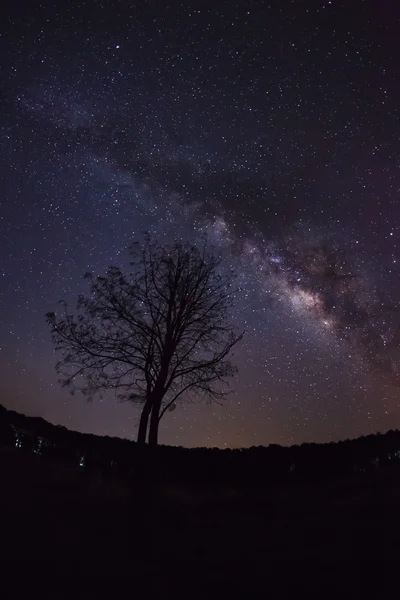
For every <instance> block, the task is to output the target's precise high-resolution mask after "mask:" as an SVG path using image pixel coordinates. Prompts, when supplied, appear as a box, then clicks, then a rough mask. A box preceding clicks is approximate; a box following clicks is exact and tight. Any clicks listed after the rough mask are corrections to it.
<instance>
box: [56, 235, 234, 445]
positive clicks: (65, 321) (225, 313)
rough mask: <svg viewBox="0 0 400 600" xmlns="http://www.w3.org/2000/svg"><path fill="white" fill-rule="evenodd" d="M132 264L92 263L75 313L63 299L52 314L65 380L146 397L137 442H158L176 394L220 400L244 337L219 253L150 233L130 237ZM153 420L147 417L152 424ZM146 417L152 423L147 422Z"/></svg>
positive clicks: (92, 390) (138, 399)
mask: <svg viewBox="0 0 400 600" xmlns="http://www.w3.org/2000/svg"><path fill="white" fill-rule="evenodd" d="M130 267H131V270H130V272H129V273H128V274H127V275H125V274H124V273H123V272H122V270H121V269H120V268H118V267H110V268H109V269H108V270H107V272H106V273H105V275H101V276H99V275H93V274H92V273H87V274H86V275H85V277H86V279H87V280H88V281H89V284H90V294H89V295H80V296H79V297H78V301H77V305H76V311H75V313H71V312H69V309H68V306H67V304H66V303H65V302H63V301H61V302H60V306H61V310H60V311H59V312H58V313H55V312H49V313H47V315H46V318H47V322H48V324H49V325H50V328H51V333H52V339H53V342H54V344H55V348H56V350H57V351H59V352H60V353H61V355H62V358H61V360H60V361H59V362H58V364H57V366H56V368H57V372H58V373H59V375H60V382H61V383H62V385H64V386H68V387H69V388H70V389H71V391H73V390H74V389H76V388H78V389H80V390H81V391H82V392H83V393H84V394H85V395H86V396H87V397H88V398H89V399H91V398H92V397H93V396H94V395H95V394H97V393H100V394H101V393H102V392H104V391H105V390H115V392H116V394H117V396H118V397H119V398H120V399H121V400H130V401H132V402H135V403H137V404H140V405H141V407H142V411H141V418H140V424H139V431H138V442H141V443H144V442H145V441H146V438H147V430H148V428H149V435H148V441H149V443H150V444H152V445H156V444H157V442H158V426H159V422H160V420H161V418H162V417H163V416H164V414H165V412H166V411H167V410H173V409H174V408H175V407H176V403H177V402H178V401H190V400H192V399H199V400H203V399H206V400H216V401H218V400H219V399H221V398H223V397H224V396H225V395H226V394H227V392H228V391H229V379H230V378H231V377H232V376H233V375H235V373H236V372H237V368H236V367H235V366H234V365H233V363H232V351H233V348H234V346H235V345H236V344H237V342H238V341H239V340H240V339H241V338H242V335H238V334H237V333H236V332H235V330H234V327H233V326H232V323H231V316H232V315H231V309H232V306H233V291H234V290H233V287H232V278H231V277H230V276H227V275H223V274H222V270H221V268H220V267H221V258H220V257H218V256H216V255H215V254H213V253H212V252H211V251H209V249H208V246H207V244H206V243H205V244H204V246H203V248H202V250H201V251H200V250H198V249H197V248H195V247H194V246H192V245H190V244H185V243H182V242H179V243H175V244H173V245H168V246H163V245H160V244H158V243H156V242H154V241H152V240H151V238H150V237H146V239H145V241H144V243H143V244H138V243H136V244H133V245H132V246H131V247H130ZM149 422H150V425H149ZM148 425H149V427H148Z"/></svg>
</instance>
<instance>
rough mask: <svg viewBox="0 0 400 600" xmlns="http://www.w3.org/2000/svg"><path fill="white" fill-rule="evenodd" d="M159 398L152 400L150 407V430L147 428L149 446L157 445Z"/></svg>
mask: <svg viewBox="0 0 400 600" xmlns="http://www.w3.org/2000/svg"><path fill="white" fill-rule="evenodd" d="M160 408H161V398H160V400H156V401H153V405H152V408H151V417H150V430H149V446H157V444H158V424H159V419H158V415H159V414H160Z"/></svg>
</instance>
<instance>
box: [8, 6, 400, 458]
mask: <svg viewBox="0 0 400 600" xmlns="http://www.w3.org/2000/svg"><path fill="white" fill-rule="evenodd" d="M357 4H358V3H354V6H353V4H352V3H350V2H349V3H347V2H346V3H345V2H338V1H334V0H332V2H327V1H326V2H323V1H318V2H317V1H315V0H312V1H311V2H308V3H306V4H304V5H302V4H301V3H292V2H286V1H283V2H274V3H271V4H267V3H256V2H254V3H252V2H247V3H244V2H243V3H240V2H239V3H236V4H233V3H226V4H222V3H221V4H218V6H219V8H215V5H213V4H211V3H210V4H209V5H207V3H201V5H200V3H199V7H198V8H195V7H194V5H191V6H190V7H189V6H188V5H185V3H183V4H181V5H179V4H176V5H174V7H172V6H170V7H169V6H165V4H163V3H157V2H154V3H141V4H139V5H138V6H136V7H135V6H134V5H133V4H132V3H127V2H122V1H121V2H119V3H116V4H115V6H113V7H112V8H111V7H109V5H108V4H107V3H104V4H103V3H101V2H92V3H90V2H88V3H74V2H72V3H68V7H65V8H64V9H63V8H61V6H60V7H59V8H56V7H54V6H51V5H49V6H47V5H46V3H41V4H40V6H39V5H37V6H35V5H34V4H33V5H32V6H30V8H29V9H28V10H27V11H26V13H25V14H24V16H23V18H22V17H21V16H20V15H19V14H18V12H17V11H15V13H14V12H13V11H12V10H10V11H9V13H8V14H7V15H6V16H5V18H4V27H3V32H4V33H3V35H2V36H1V37H0V51H1V57H2V58H1V65H0V69H1V77H2V81H3V82H4V85H3V89H2V95H1V103H2V111H1V114H2V117H1V121H0V126H1V139H0V144H1V149H2V152H1V158H0V165H1V173H2V180H3V181H2V190H3V191H2V201H1V214H0V219H1V220H0V227H1V238H0V252H1V274H2V286H1V289H0V303H1V311H2V315H3V319H2V321H1V324H0V336H1V337H0V341H1V352H0V374H1V382H0V392H1V400H0V402H1V403H3V404H4V405H5V406H7V407H10V408H14V409H16V410H20V411H22V412H25V413H28V414H32V415H40V416H43V417H44V418H47V419H49V420H50V421H52V422H55V423H62V424H64V425H66V426H68V427H71V428H73V429H79V430H83V431H93V432H95V433H100V434H108V435H120V436H125V437H131V436H133V435H135V431H136V424H137V413H135V410H134V408H133V407H131V406H128V405H126V404H123V405H121V404H118V403H116V402H115V401H114V400H113V399H112V398H109V399H108V400H107V399H104V400H102V401H100V400H99V401H94V402H93V403H91V404H86V403H85V400H84V399H83V398H81V397H78V396H74V397H72V398H70V397H69V396H67V395H66V393H64V391H63V390H61V389H60V387H59V385H58V383H57V380H56V374H55V372H54V363H55V357H54V354H53V350H52V347H51V343H50V337H49V332H48V331H47V329H46V326H45V321H44V314H45V313H46V312H47V311H49V310H53V309H54V307H55V305H56V302H57V300H58V299H59V298H64V299H66V300H68V301H69V302H73V301H74V299H75V298H76V296H77V294H78V293H79V292H82V291H85V289H86V288H85V285H86V284H85V282H84V281H83V274H84V273H85V272H87V271H93V272H95V273H101V272H103V271H104V270H105V269H106V268H107V267H108V266H109V265H110V264H118V265H119V264H121V265H123V264H126V260H127V255H126V248H127V247H128V245H129V244H130V243H131V242H132V241H134V240H138V239H141V238H142V236H143V233H144V232H146V231H147V232H151V233H152V235H153V236H154V237H155V238H156V239H158V240H160V241H164V240H165V241H166V242H169V241H172V240H173V239H182V240H189V241H191V242H194V243H197V242H199V241H200V240H201V239H202V236H203V235H204V234H205V233H206V234H207V235H208V238H209V239H210V241H211V242H212V243H213V244H214V246H215V247H216V249H217V250H218V252H221V253H222V255H223V257H224V264H225V265H226V268H227V269H228V270H231V271H232V272H233V273H234V274H235V275H236V284H237V290H238V291H237V293H236V305H235V313H234V315H233V319H234V320H235V323H236V324H237V325H238V326H239V328H240V329H245V331H246V334H245V337H244V340H243V342H242V343H241V346H240V347H239V348H238V350H237V353H236V357H235V360H236V363H237V364H238V366H239V375H238V377H237V379H236V380H235V382H234V385H233V387H234V393H233V394H232V396H231V397H230V398H229V399H228V400H227V401H226V402H225V404H224V406H222V407H219V406H214V407H213V406H199V405H190V406H183V407H178V408H177V410H175V411H174V412H173V413H171V414H168V415H167V417H166V420H165V423H164V428H163V430H162V432H161V441H162V442H164V443H171V444H182V445H186V446H196V445H207V446H214V445H215V446H220V447H226V446H234V447H237V446H248V445H259V444H269V443H282V444H290V443H301V442H303V441H329V440H337V439H341V438H345V437H354V436H358V435H362V434H366V433H370V432H374V431H378V430H386V429H390V428H395V427H399V426H400V407H399V396H400V394H399V382H398V368H399V364H400V353H399V349H398V348H399V324H400V323H399V320H400V310H399V306H400V305H399V300H400V298H399V296H400V288H399V284H398V279H399V270H398V262H397V258H398V257H397V240H398V235H399V227H398V222H399V216H400V210H399V194H400V176H399V148H400V147H399V139H398V131H399V125H400V124H399V110H398V107H399V106H400V97H399V96H400V94H399V92H400V84H399V79H398V65H397V59H396V57H397V56H398V53H399V50H400V48H399V46H400V43H399V42H398V41H397V39H398V32H397V30H396V26H395V23H396V19H398V17H399V16H400V13H399V11H398V10H397V9H395V8H393V6H392V3H389V2H383V3H382V6H380V8H379V12H377V10H376V3H375V2H372V0H371V1H366V2H363V3H362V6H361V5H360V6H357ZM306 5H307V6H306Z"/></svg>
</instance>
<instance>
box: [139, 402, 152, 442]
mask: <svg viewBox="0 0 400 600" xmlns="http://www.w3.org/2000/svg"><path fill="white" fill-rule="evenodd" d="M150 410H151V402H150V400H146V402H145V405H144V407H143V410H142V414H141V415H140V423H139V431H138V438H137V443H138V444H141V445H143V444H145V443H146V435H147V424H148V422H149V416H150Z"/></svg>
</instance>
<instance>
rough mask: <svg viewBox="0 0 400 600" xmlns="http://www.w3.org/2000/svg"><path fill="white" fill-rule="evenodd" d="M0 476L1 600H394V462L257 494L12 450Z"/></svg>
mask: <svg viewBox="0 0 400 600" xmlns="http://www.w3.org/2000/svg"><path fill="white" fill-rule="evenodd" d="M0 468H1V483H2V487H1V516H2V517H1V521H2V525H1V534H2V536H1V537H2V546H3V556H4V558H3V560H2V566H3V572H4V573H8V574H13V577H14V578H15V581H16V582H17V584H18V585H17V587H16V588H15V589H14V592H13V593H12V594H11V595H9V596H8V595H5V596H4V597H7V598H8V597H10V598H11V597H13V598H16V597H19V596H18V593H19V590H22V589H23V588H25V587H26V586H27V587H28V589H30V590H31V592H32V593H33V594H34V595H32V597H39V596H37V593H38V592H39V590H40V589H41V585H42V584H43V582H50V581H54V582H55V583H54V585H55V587H54V588H53V593H52V596H51V597H52V598H81V597H82V598H103V597H104V598H124V597H132V598H163V599H164V598H177V597H185V598H188V599H193V600H195V599H197V598H258V597H265V598H320V599H325V598H326V599H330V598H332V599H333V598H335V599H336V598H389V597H398V595H399V592H398V590H397V586H398V583H397V578H396V575H397V571H398V564H399V558H400V516H399V515H400V469H399V468H398V467H396V466H393V467H388V468H387V469H385V470H380V471H377V472H376V473H373V474H369V475H360V476H357V477H353V478H349V479H345V480H336V481H330V482H324V483H323V484H316V483H314V484H301V483H291V484H290V485H289V484H288V485H277V486H273V487H271V488H263V489H260V488H257V487H253V488H246V489H234V488H226V487H219V486H212V487H211V486H208V487H207V486H195V485H190V486H189V485H185V484H184V483H181V484H179V485H178V484H170V485H167V484H162V485H161V484H158V485H157V484H155V485H153V486H152V487H149V486H148V485H146V486H143V485H141V484H140V482H132V483H130V484H129V485H128V484H127V483H124V482H122V481H118V480H111V479H108V480H104V479H103V478H102V477H101V476H100V475H99V474H96V473H90V472H85V471H84V470H79V468H75V467H72V466H68V465H65V464H64V463H62V462H58V461H56V460H51V459H48V458H44V457H40V456H36V455H33V454H29V455H27V454H23V453H21V452H18V451H12V450H7V451H6V450H3V451H1V454H0ZM14 583H15V582H14ZM21 597H26V594H25V593H24V594H23V593H22V591H21ZM43 597H47V596H43Z"/></svg>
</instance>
